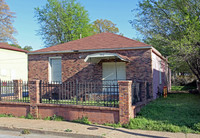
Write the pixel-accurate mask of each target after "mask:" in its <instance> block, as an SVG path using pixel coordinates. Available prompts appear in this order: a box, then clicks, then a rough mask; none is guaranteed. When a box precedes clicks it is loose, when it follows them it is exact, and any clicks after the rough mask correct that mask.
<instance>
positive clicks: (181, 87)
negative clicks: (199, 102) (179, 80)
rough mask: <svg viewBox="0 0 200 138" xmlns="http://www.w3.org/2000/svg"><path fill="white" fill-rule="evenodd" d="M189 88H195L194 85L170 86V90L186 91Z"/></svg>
mask: <svg viewBox="0 0 200 138" xmlns="http://www.w3.org/2000/svg"><path fill="white" fill-rule="evenodd" d="M191 89H196V87H194V86H172V87H171V91H188V90H191Z"/></svg>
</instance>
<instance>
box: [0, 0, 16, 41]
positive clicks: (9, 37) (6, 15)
mask: <svg viewBox="0 0 200 138" xmlns="http://www.w3.org/2000/svg"><path fill="white" fill-rule="evenodd" d="M14 14H15V13H14V12H11V11H10V8H9V6H8V5H7V4H6V2H5V1H4V0H0V42H7V41H10V42H12V43H16V39H15V38H14V37H13V34H14V33H16V30H15V28H14V27H13V25H12V23H13V21H14V20H13V19H14V18H15V16H14Z"/></svg>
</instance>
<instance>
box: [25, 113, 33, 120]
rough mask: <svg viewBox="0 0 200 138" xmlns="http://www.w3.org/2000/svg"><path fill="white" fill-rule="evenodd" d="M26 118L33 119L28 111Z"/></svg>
mask: <svg viewBox="0 0 200 138" xmlns="http://www.w3.org/2000/svg"><path fill="white" fill-rule="evenodd" d="M26 119H34V117H33V116H32V115H31V114H30V113H28V114H27V116H26Z"/></svg>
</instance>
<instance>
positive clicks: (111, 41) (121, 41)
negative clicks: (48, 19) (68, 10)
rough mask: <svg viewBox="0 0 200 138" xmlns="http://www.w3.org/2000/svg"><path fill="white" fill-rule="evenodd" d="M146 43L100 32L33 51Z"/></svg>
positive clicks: (125, 46) (129, 45) (100, 47)
mask: <svg viewBox="0 0 200 138" xmlns="http://www.w3.org/2000/svg"><path fill="white" fill-rule="evenodd" d="M147 46H150V45H147V44H145V43H142V42H139V41H136V40H133V39H129V38H127V37H123V36H121V35H117V34H113V33H100V34H96V35H93V36H88V37H85V38H82V39H78V40H74V41H70V42H67V43H63V44H59V45H55V46H51V47H48V48H43V49H39V50H36V51H33V52H31V53H37V52H39V53H42V52H56V51H76V50H77V51H78V50H95V49H98V50H99V49H101V50H104V49H105V50H106V49H117V48H120V49H123V48H124V49H128V48H133V47H138V48H139V47H147Z"/></svg>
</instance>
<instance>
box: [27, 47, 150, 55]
mask: <svg viewBox="0 0 200 138" xmlns="http://www.w3.org/2000/svg"><path fill="white" fill-rule="evenodd" d="M151 48H152V46H142V47H123V48H108V49H86V50H66V51H49V52H30V53H28V55H38V54H58V53H59V54H62V53H81V52H99V51H113V50H134V49H135V50H137V49H151Z"/></svg>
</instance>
